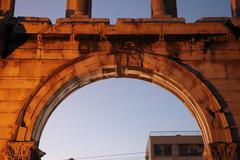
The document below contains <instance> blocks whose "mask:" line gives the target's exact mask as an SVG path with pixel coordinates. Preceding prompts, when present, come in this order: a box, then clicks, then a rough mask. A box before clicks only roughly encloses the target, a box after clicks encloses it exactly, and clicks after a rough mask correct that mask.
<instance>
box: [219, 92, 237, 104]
mask: <svg viewBox="0 0 240 160" xmlns="http://www.w3.org/2000/svg"><path fill="white" fill-rule="evenodd" d="M220 94H221V95H222V96H223V98H224V99H225V101H226V102H238V103H240V98H239V97H240V91H222V92H220Z"/></svg>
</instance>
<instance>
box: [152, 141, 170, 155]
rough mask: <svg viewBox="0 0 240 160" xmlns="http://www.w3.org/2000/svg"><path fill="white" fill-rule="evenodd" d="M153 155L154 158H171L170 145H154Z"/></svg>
mask: <svg viewBox="0 0 240 160" xmlns="http://www.w3.org/2000/svg"><path fill="white" fill-rule="evenodd" d="M153 148H154V155H155V156H171V155H172V145H170V144H154V146H153Z"/></svg>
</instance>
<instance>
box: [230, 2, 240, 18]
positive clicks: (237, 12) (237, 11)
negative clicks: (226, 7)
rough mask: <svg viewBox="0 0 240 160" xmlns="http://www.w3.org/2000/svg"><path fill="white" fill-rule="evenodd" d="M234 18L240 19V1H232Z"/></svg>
mask: <svg viewBox="0 0 240 160" xmlns="http://www.w3.org/2000/svg"><path fill="white" fill-rule="evenodd" d="M231 8H232V16H233V17H240V1H239V0H231Z"/></svg>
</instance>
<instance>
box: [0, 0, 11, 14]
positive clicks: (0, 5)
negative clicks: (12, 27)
mask: <svg viewBox="0 0 240 160" xmlns="http://www.w3.org/2000/svg"><path fill="white" fill-rule="evenodd" d="M14 6H15V0H0V16H4V17H7V18H11V17H13V16H14Z"/></svg>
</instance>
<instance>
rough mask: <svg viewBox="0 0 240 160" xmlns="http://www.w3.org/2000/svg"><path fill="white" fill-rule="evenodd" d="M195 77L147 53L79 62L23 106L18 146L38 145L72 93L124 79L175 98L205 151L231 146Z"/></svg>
mask: <svg viewBox="0 0 240 160" xmlns="http://www.w3.org/2000/svg"><path fill="white" fill-rule="evenodd" d="M125 60H127V63H125V62H126V61H125ZM196 74H197V73H195V72H192V71H191V70H188V68H186V66H184V65H182V64H181V63H180V64H179V63H177V62H175V61H174V60H171V59H168V58H165V57H162V56H160V57H159V56H156V55H151V54H148V53H144V54H142V55H141V56H140V55H138V54H131V55H129V54H126V53H119V54H118V55H115V54H108V53H102V54H100V55H99V54H98V55H97V54H89V56H88V57H84V58H77V59H75V60H74V61H71V62H69V63H68V64H65V65H64V66H62V67H60V68H58V69H57V70H55V71H54V72H53V73H52V74H50V75H49V76H48V78H47V79H46V80H45V81H44V82H42V83H41V84H40V85H39V87H37V88H36V90H35V92H34V93H33V94H32V95H31V97H30V98H29V99H28V102H26V103H25V106H24V109H23V110H22V113H23V114H22V115H23V116H21V117H19V122H18V123H19V129H18V132H17V133H16V135H15V137H16V138H17V140H18V141H35V142H39V140H40V137H41V133H42V131H43V128H44V126H45V124H46V122H47V120H48V118H49V117H50V115H51V113H52V112H53V111H54V109H55V108H56V107H57V106H58V104H60V102H62V101H63V100H64V98H66V97H67V96H68V95H69V94H70V93H72V92H73V91H75V90H76V89H78V88H81V87H83V86H85V85H87V84H90V83H93V82H96V81H97V80H101V79H107V78H113V77H128V78H135V79H142V80H145V81H149V82H152V83H155V84H156V85H159V86H162V87H164V88H166V89H167V90H169V91H170V92H172V93H173V94H175V95H176V96H177V97H179V98H180V99H181V100H182V101H183V102H184V103H185V106H186V107H187V108H188V110H189V111H190V112H191V113H192V114H193V116H194V117H195V119H196V121H197V123H198V124H199V127H200V130H201V132H202V136H203V141H204V144H205V146H206V147H208V145H209V144H212V143H217V142H223V143H231V142H232V137H231V133H230V130H229V128H227V127H225V126H228V121H227V119H226V117H225V114H224V113H223V112H216V113H215V116H213V115H212V113H214V111H219V110H221V106H220V105H219V103H218V102H217V100H216V98H215V96H214V94H213V93H212V92H211V91H210V90H209V89H208V87H207V86H206V85H205V84H204V83H203V82H202V81H201V79H199V77H198V76H197V75H196ZM22 127H24V128H25V129H24V128H23V129H21V128H22ZM16 138H15V139H16Z"/></svg>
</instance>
